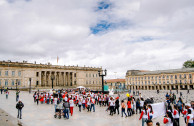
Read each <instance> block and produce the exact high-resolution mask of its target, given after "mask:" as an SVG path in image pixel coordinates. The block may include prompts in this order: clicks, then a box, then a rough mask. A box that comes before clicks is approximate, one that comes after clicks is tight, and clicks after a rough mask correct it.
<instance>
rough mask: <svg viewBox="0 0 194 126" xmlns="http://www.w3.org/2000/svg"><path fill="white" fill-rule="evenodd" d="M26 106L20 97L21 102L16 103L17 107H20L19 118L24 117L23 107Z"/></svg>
mask: <svg viewBox="0 0 194 126" xmlns="http://www.w3.org/2000/svg"><path fill="white" fill-rule="evenodd" d="M23 107H24V104H23V103H22V100H21V99H20V100H19V102H18V103H17V104H16V109H18V116H17V118H20V119H22V108H23Z"/></svg>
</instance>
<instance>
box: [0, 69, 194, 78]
mask: <svg viewBox="0 0 194 126" xmlns="http://www.w3.org/2000/svg"><path fill="white" fill-rule="evenodd" d="M0 73H1V71H0ZM0 76H1V74H0ZM189 78H192V75H191V74H189Z"/></svg>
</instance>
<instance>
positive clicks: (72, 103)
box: [69, 98, 74, 116]
mask: <svg viewBox="0 0 194 126" xmlns="http://www.w3.org/2000/svg"><path fill="white" fill-rule="evenodd" d="M69 103H70V113H71V116H72V115H73V107H74V101H73V99H72V98H71V100H69Z"/></svg>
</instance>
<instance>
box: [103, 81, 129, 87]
mask: <svg viewBox="0 0 194 126" xmlns="http://www.w3.org/2000/svg"><path fill="white" fill-rule="evenodd" d="M105 84H106V85H108V86H109V89H126V85H125V79H108V80H105Z"/></svg>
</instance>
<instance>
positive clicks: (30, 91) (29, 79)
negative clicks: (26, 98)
mask: <svg viewBox="0 0 194 126" xmlns="http://www.w3.org/2000/svg"><path fill="white" fill-rule="evenodd" d="M31 80H32V79H31V78H29V81H30V85H29V93H31Z"/></svg>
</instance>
